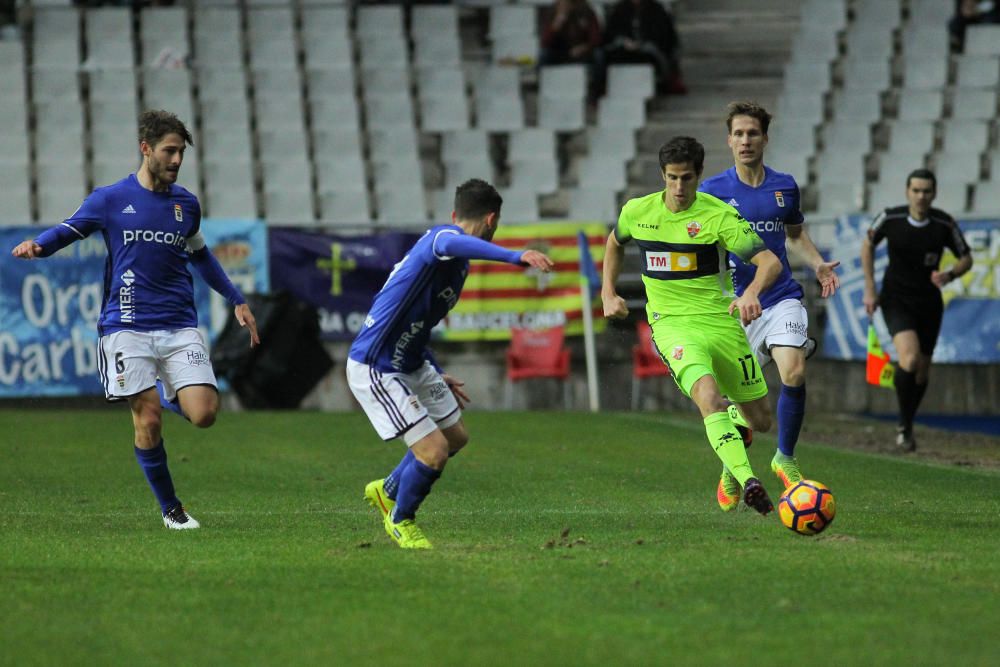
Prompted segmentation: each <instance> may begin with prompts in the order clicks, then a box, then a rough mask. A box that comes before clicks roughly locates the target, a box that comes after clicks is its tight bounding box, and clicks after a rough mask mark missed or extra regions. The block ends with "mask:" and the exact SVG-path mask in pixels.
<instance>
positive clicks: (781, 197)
mask: <svg viewBox="0 0 1000 667" xmlns="http://www.w3.org/2000/svg"><path fill="white" fill-rule="evenodd" d="M774 201H775V202H776V203H777V204H778V206H780V207H781V208H785V195H783V194H781V191H780V190H778V191H777V192H775V193H774Z"/></svg>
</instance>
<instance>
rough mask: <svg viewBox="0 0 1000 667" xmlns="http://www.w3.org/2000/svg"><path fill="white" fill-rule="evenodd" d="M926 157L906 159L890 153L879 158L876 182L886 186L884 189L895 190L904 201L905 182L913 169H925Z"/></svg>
mask: <svg viewBox="0 0 1000 667" xmlns="http://www.w3.org/2000/svg"><path fill="white" fill-rule="evenodd" d="M927 164H928V161H927V158H926V157H923V158H914V159H912V160H908V159H906V156H905V155H904V156H898V157H897V156H894V155H892V154H890V153H887V154H885V155H882V156H881V159H880V160H879V170H878V182H879V183H886V184H888V185H887V186H886V187H890V188H896V191H897V193H898V195H897V196H899V197H900V198H902V199H904V200H905V196H904V195H905V194H906V180H907V177H908V176H909V175H910V172H912V171H913V170H914V169H923V168H925V167H927Z"/></svg>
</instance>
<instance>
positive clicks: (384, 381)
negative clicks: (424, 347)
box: [347, 359, 462, 447]
mask: <svg viewBox="0 0 1000 667" xmlns="http://www.w3.org/2000/svg"><path fill="white" fill-rule="evenodd" d="M347 384H348V385H349V386H350V387H351V393H353V394H354V398H356V399H358V403H360V404H361V408H362V409H363V410H364V411H365V414H366V415H368V419H369V421H371V423H372V426H374V427H375V430H376V431H377V432H378V434H379V437H380V438H382V439H383V440H386V441H388V440H392V439H394V438H399V437H402V438H403V441H404V442H405V443H406V445H407V447H410V446H412V445H413V444H414V443H415V442H417V441H419V440H420V439H422V438H425V437H427V436H428V435H430V434H431V433H433V432H434V429H436V428H442V429H444V428H448V427H449V426H453V425H455V424H457V423H458V420H459V419H461V418H462V410H461V408H459V407H458V401H456V400H455V396H454V395H453V394H452V393H451V389H450V388H449V387H448V385H447V384H446V383H445V381H444V378H442V377H441V374H440V373H438V372H437V370H436V369H435V368H434V367H433V366H431V365H430V363H429V362H426V361H425V362H424V365H423V366H421V367H420V368H418V369H417V370H415V371H414V372H412V373H383V372H381V371H378V370H376V369H374V368H372V367H371V366H369V365H368V364H362V363H360V362H358V361H355V360H353V359H348V360H347Z"/></svg>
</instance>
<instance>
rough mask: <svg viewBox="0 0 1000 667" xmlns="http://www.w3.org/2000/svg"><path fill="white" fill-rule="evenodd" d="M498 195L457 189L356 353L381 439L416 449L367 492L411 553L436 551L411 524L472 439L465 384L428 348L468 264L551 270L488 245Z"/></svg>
mask: <svg viewBox="0 0 1000 667" xmlns="http://www.w3.org/2000/svg"><path fill="white" fill-rule="evenodd" d="M502 203H503V200H502V199H501V197H500V195H499V193H497V191H496V189H494V187H493V186H492V185H490V184H489V183H487V182H485V181H482V180H479V179H472V180H469V181H466V182H465V183H463V184H462V185H460V186H458V188H457V189H456V190H455V210H454V211H453V212H452V214H451V224H446V225H437V226H435V227H431V228H430V229H429V230H428V231H427V233H425V234H424V235H423V236H422V237H421V238H420V240H419V241H417V242H416V244H415V245H414V246H413V248H411V249H410V252H409V253H407V255H406V256H405V257H403V259H401V260H400V261H399V263H398V264H396V266H395V268H393V270H392V273H391V274H389V278H388V280H386V282H385V285H383V287H382V289H381V290H380V291H379V293H378V294H376V295H375V300H374V302H373V303H372V307H371V310H370V311H369V312H368V317H367V318H366V319H365V323H364V326H363V327H362V329H361V331H360V332H359V333H358V336H357V338H355V339H354V343H353V344H352V345H351V349H350V352H349V354H348V361H347V381H348V384H349V385H350V387H351V391H352V392H353V393H354V397H355V398H357V399H358V402H359V403H360V404H361V407H362V408H363V409H364V411H365V413H366V414H367V415H368V419H369V420H370V421H371V423H372V426H374V427H375V430H376V431H377V432H378V434H379V436H381V437H382V439H383V440H385V441H389V440H393V439H395V438H402V439H403V442H405V443H406V445H407V447H408V448H409V449H408V451H407V452H406V455H405V456H404V457H403V459H402V460H401V461H400V463H399V465H398V466H397V467H396V469H395V470H393V471H392V472H391V473H390V474H389V476H388V477H386V478H385V479H379V480H375V481H374V482H371V483H370V484H368V486H366V487H365V499H366V500H367V501H368V502H369V504H371V505H372V506H373V507H375V508H376V509H378V510H379V511H380V512H381V514H382V521H383V525H384V526H385V530H386V532H387V533H388V534H389V537H391V538H392V539H393V540H394V541H395V542H396V543H397V544H399V546H401V547H403V548H404V549H430V548H431V543H430V541H428V539H427V538H426V536H425V535H424V533H423V531H422V530H421V529H420V528H419V527H418V526H417V524H416V523H415V522H414V518H415V516H416V512H417V509H418V508H419V507H420V504H421V503H422V502H423V500H424V498H426V497H427V494H428V493H430V491H431V486H432V485H433V484H434V482H435V481H436V480H437V478H438V477H440V476H441V471H442V470H444V466H445V463H447V461H448V458H449V457H450V456H454V455H455V454H456V453H457V452H458V451H459V450H460V449H462V447H464V446H465V444H466V443H467V442H468V441H469V433H468V431H467V430H466V428H465V423H464V422H463V421H462V408H463V407H465V404H466V403H467V402H468V401H469V397H468V395H467V394H466V393H465V390H464V389H463V388H462V387H463V383H462V382H461V381H459V380H457V379H456V378H454V377H452V376H450V375H447V374H446V373H444V372H443V371H442V370H441V368H440V367H439V366H438V365H437V363H436V362H435V361H434V358H433V356H432V355H431V353H430V350H428V348H427V342H428V340H429V339H430V335H431V330H432V329H433V328H434V327H435V326H436V325H437V323H438V322H440V321H441V320H442V319H443V318H444V316H445V315H447V314H448V311H449V310H451V309H452V308H453V307H454V306H455V304H456V303H457V302H458V297H459V295H461V293H462V286H463V285H464V284H465V278H466V276H468V274H469V260H470V259H486V260H492V261H495V262H507V263H508V264H517V265H521V266H532V267H535V268H536V269H539V270H541V271H545V272H548V271H549V270H550V269H551V268H552V260H550V259H549V258H548V257H547V256H546V255H544V254H543V253H541V252H538V251H537V250H525V251H523V252H517V251H514V250H506V249H504V248H501V247H500V246H497V245H495V244H493V243H491V242H490V241H491V240H492V238H493V234H494V233H495V232H496V230H497V225H498V224H499V223H500V206H501V204H502Z"/></svg>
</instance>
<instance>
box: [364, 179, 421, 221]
mask: <svg viewBox="0 0 1000 667" xmlns="http://www.w3.org/2000/svg"><path fill="white" fill-rule="evenodd" d="M411 176H412V174H411ZM375 197H376V208H377V209H378V217H377V218H376V221H377V222H378V224H380V225H385V226H389V227H413V226H423V225H424V224H425V223H426V222H427V220H428V217H427V201H426V198H425V197H424V189H423V187H422V186H421V185H419V184H418V183H413V182H410V183H405V182H404V183H403V184H398V183H397V184H395V185H394V186H393V185H390V186H386V187H382V188H376V191H375Z"/></svg>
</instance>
